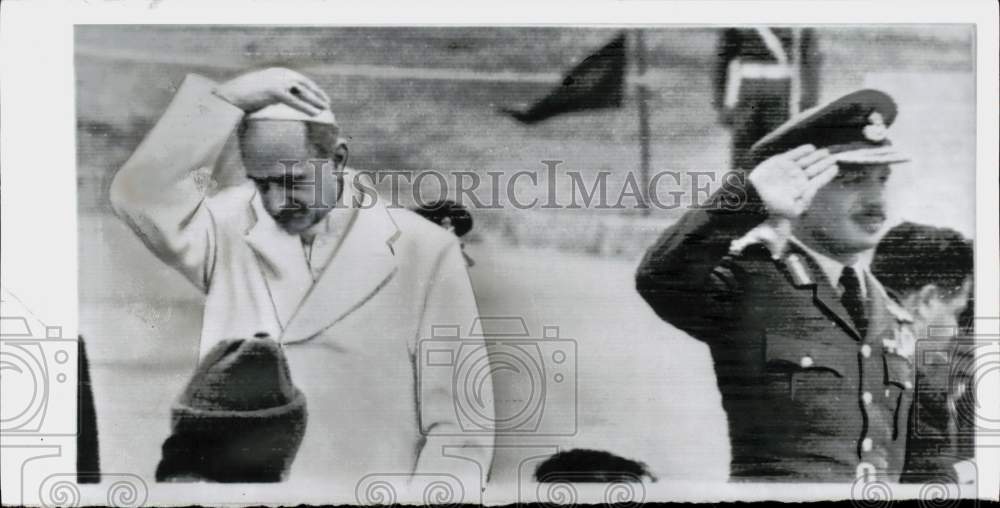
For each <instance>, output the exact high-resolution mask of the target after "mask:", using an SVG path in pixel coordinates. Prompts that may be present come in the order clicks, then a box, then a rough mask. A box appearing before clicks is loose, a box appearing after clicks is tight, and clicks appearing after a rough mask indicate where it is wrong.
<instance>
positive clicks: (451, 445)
mask: <svg viewBox="0 0 1000 508" xmlns="http://www.w3.org/2000/svg"><path fill="white" fill-rule="evenodd" d="M214 86H215V83H213V82H212V81H210V80H208V79H206V78H203V77H200V76H196V75H189V76H188V77H187V78H186V79H185V81H184V83H183V84H182V85H181V87H180V89H179V90H178V92H177V94H176V95H175V97H174V99H173V101H172V102H171V104H170V106H169V107H168V108H167V110H166V111H165V113H164V114H163V117H162V118H161V119H160V120H159V122H158V123H157V124H156V126H155V127H154V128H153V129H152V130H151V131H150V133H149V134H148V135H147V136H146V138H145V139H144V140H143V141H142V143H141V144H140V145H139V147H138V148H137V149H136V151H135V153H134V154H133V155H132V157H131V158H130V159H129V160H128V161H127V162H126V163H125V165H124V166H123V167H122V168H121V169H120V171H119V172H118V174H117V175H116V176H115V180H114V182H113V183H112V188H111V201H112V204H113V206H114V209H115V211H116V212H117V213H118V215H119V216H120V217H121V218H122V219H123V220H125V221H126V222H127V223H128V225H129V226H130V227H131V228H132V229H133V230H134V231H135V233H136V234H137V235H138V236H139V238H140V239H141V240H142V241H143V242H144V243H145V244H146V246H147V247H148V248H149V249H151V250H152V252H153V253H154V254H155V255H156V256H157V257H158V258H159V259H161V260H162V261H163V262H165V263H167V264H169V265H170V266H172V267H174V268H176V269H177V270H178V271H179V272H180V273H181V274H183V275H184V276H185V277H186V278H187V279H188V280H190V281H191V282H192V283H193V284H194V285H195V286H197V287H198V288H199V289H200V290H201V291H203V292H204V294H205V296H206V300H205V312H204V322H203V329H202V336H201V352H202V354H204V353H205V352H207V351H208V350H209V349H210V348H211V347H212V346H213V345H214V344H215V343H216V342H217V341H219V340H222V339H225V338H238V337H252V336H254V335H255V334H257V333H259V332H264V333H267V334H269V335H270V336H271V337H272V338H274V339H275V340H278V341H280V342H281V343H282V344H283V345H284V351H285V353H286V355H287V356H288V359H289V363H290V366H291V370H292V376H293V381H294V382H295V384H296V385H298V386H299V387H300V388H301V389H302V390H303V391H304V392H305V396H306V401H307V407H308V412H309V421H308V425H307V430H306V435H305V439H304V440H303V443H302V446H301V448H300V450H299V454H298V457H297V459H296V461H295V463H294V464H293V466H292V473H291V475H290V477H289V479H290V480H297V479H298V480H304V479H305V480H311V479H316V480H322V481H323V482H324V483H325V484H327V485H334V486H339V488H343V489H354V488H355V487H357V486H359V484H358V482H362V483H365V482H370V481H371V480H372V479H373V478H375V477H374V476H372V475H385V476H387V477H388V478H389V479H390V480H391V481H398V478H399V475H417V476H421V475H422V476H426V477H428V478H430V477H432V476H435V475H436V476H441V475H442V474H445V475H453V476H458V477H460V478H463V480H462V481H463V484H464V485H463V486H462V488H464V489H465V490H467V491H468V490H471V489H474V488H475V482H476V481H477V480H481V479H482V478H484V477H485V475H486V473H487V471H488V468H489V466H490V461H491V458H492V449H491V447H492V445H493V436H492V434H491V433H490V432H489V429H488V428H484V427H485V425H483V421H484V420H483V418H482V417H483V415H486V416H492V414H493V406H492V400H493V397H492V386H491V384H490V380H489V379H488V378H489V376H487V379H486V380H485V384H482V385H479V386H478V387H477V389H478V390H480V391H481V393H480V394H478V395H484V396H485V398H482V399H475V398H473V397H476V396H477V394H465V393H463V387H464V386H465V384H464V383H463V382H462V381H461V380H460V379H457V377H456V376H455V369H453V368H447V366H442V365H440V364H435V365H434V368H429V369H428V368H423V367H422V365H423V364H422V363H421V362H422V358H421V355H420V354H419V353H420V351H421V350H422V348H421V347H419V344H420V342H421V341H422V340H425V339H427V340H435V339H434V338H433V336H434V334H435V331H434V329H435V327H444V328H438V330H441V329H448V327H455V326H458V327H461V328H460V329H461V330H463V331H464V330H468V329H469V327H470V326H471V325H472V322H473V320H474V319H476V318H477V307H476V302H475V296H474V294H473V291H472V286H471V284H470V280H469V276H468V272H467V268H466V265H465V260H464V259H463V256H462V253H461V250H460V246H459V243H458V241H457V239H456V238H455V237H454V235H452V234H450V233H448V232H447V231H445V230H443V229H442V228H440V227H438V226H437V225H435V224H433V223H431V222H430V221H427V220H425V219H423V218H421V217H419V216H418V215H416V214H414V213H412V212H410V211H408V210H404V209H389V208H387V207H386V206H385V205H384V203H383V202H381V201H377V200H376V201H374V202H373V201H371V200H369V201H368V202H367V203H366V206H363V207H360V208H359V209H358V210H357V213H356V215H355V218H354V219H353V223H352V224H351V226H350V228H349V229H348V231H347V232H346V236H344V237H343V239H342V241H341V243H340V245H339V247H338V248H337V250H336V252H335V253H334V256H333V258H332V260H331V262H330V263H329V264H328V265H327V266H326V268H325V270H324V271H323V273H322V275H321V276H320V278H319V279H318V280H317V281H316V282H315V284H314V283H313V280H312V276H311V274H310V271H309V268H308V265H307V264H306V261H305V256H304V254H303V251H302V245H301V241H300V238H299V236H297V235H290V234H287V233H285V232H284V231H283V230H281V229H280V228H279V227H278V226H277V224H276V223H275V221H274V220H273V219H272V218H271V217H270V216H269V215H268V214H267V213H266V212H265V211H264V209H263V205H262V203H261V199H260V197H259V195H258V194H257V193H256V190H255V189H254V187H253V185H252V184H250V183H249V182H246V183H243V184H239V185H233V186H231V187H228V188H225V189H224V190H221V191H219V192H218V193H215V194H214V195H212V196H211V197H206V193H204V192H202V191H201V190H199V188H200V186H199V185H198V184H197V183H196V178H194V177H193V174H194V173H196V171H195V170H198V169H201V168H206V167H208V168H215V170H216V171H218V168H219V167H220V166H224V165H227V164H228V165H232V163H233V158H232V157H228V163H223V162H220V160H222V159H227V157H220V155H221V154H222V152H223V149H224V148H225V147H226V145H227V142H229V143H231V141H230V138H231V136H232V133H233V131H234V129H235V127H236V126H237V125H238V124H239V122H240V121H241V119H242V116H243V111H242V110H240V109H238V108H236V107H235V106H233V105H231V104H229V103H228V102H226V101H224V100H222V99H220V98H218V97H216V96H215V95H213V94H212V93H211V90H212V88H213V87H214ZM350 174H351V175H353V176H352V177H351V178H348V181H349V182H354V184H355V185H356V184H357V182H358V178H357V177H356V175H357V173H356V172H352V173H350ZM368 192H369V193H370V188H369V191H368ZM369 197H371V196H369ZM448 335H454V334H453V333H451V334H448ZM439 342H440V344H437V343H436V342H435V343H433V344H437V345H436V346H435V347H433V348H430V349H435V350H441V349H442V348H444V349H446V350H447V349H449V348H451V349H453V350H454V351H455V352H456V353H458V354H456V355H454V356H453V357H454V358H456V359H463V361H474V360H475V359H476V358H477V357H478V358H480V359H485V357H486V355H487V353H486V349H485V347H484V344H483V340H482V339H481V338H480V339H478V340H477V339H473V338H469V337H459V338H450V339H443V340H440V341H439ZM427 344H432V343H430V342H425V343H424V345H427ZM442 367H444V368H442ZM456 397H469V398H473V399H471V400H473V401H474V403H476V404H478V406H477V407H475V408H474V409H475V412H476V415H474V416H475V417H476V418H473V420H474V421H475V422H476V423H478V426H477V425H472V426H471V427H470V426H469V425H468V424H466V425H464V426H463V423H462V421H460V420H461V418H463V416H466V415H463V414H462V411H467V408H466V406H464V405H462V406H461V407H460V405H459V404H456ZM165 417H166V416H165ZM458 457H463V458H458ZM477 464H478V465H477ZM477 477H478V478H477ZM331 482H333V483H332V484H331ZM468 483H472V485H469V484H468ZM467 494H468V492H467ZM477 494H478V493H477Z"/></svg>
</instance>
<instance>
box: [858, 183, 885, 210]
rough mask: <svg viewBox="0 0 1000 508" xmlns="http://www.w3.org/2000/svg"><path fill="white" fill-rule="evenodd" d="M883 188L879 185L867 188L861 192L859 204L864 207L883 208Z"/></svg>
mask: <svg viewBox="0 0 1000 508" xmlns="http://www.w3.org/2000/svg"><path fill="white" fill-rule="evenodd" d="M885 202H886V200H885V187H884V186H882V185H880V184H874V185H869V186H867V187H866V188H865V189H864V190H863V191H861V203H862V204H864V205H865V206H866V207H874V206H878V207H885Z"/></svg>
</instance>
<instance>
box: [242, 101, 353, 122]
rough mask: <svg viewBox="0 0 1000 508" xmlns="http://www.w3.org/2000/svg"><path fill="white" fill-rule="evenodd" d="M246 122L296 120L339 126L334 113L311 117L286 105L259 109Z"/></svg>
mask: <svg viewBox="0 0 1000 508" xmlns="http://www.w3.org/2000/svg"><path fill="white" fill-rule="evenodd" d="M246 120H248V121H251V120H294V121H299V122H313V123H322V124H326V125H334V126H335V125H337V118H336V117H335V116H334V115H333V111H330V110H329V109H324V110H322V111H320V112H319V113H317V114H316V115H312V116H311V115H309V114H308V113H304V112H302V111H299V110H297V109H295V108H293V107H291V106H288V105H287V104H284V103H280V102H279V103H277V104H271V105H270V106H267V107H264V108H261V109H258V110H257V111H254V112H253V113H251V114H249V115H247V117H246Z"/></svg>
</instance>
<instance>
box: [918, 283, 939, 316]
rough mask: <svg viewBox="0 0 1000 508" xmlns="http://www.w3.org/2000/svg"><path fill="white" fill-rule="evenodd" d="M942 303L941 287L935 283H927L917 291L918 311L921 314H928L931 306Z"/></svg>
mask: <svg viewBox="0 0 1000 508" xmlns="http://www.w3.org/2000/svg"><path fill="white" fill-rule="evenodd" d="M940 303H941V289H940V288H938V287H937V286H935V285H934V284H927V285H925V286H924V287H922V288H920V291H918V292H917V313H918V314H920V315H921V316H926V315H928V312H929V311H930V310H931V308H933V307H935V306H937V305H940Z"/></svg>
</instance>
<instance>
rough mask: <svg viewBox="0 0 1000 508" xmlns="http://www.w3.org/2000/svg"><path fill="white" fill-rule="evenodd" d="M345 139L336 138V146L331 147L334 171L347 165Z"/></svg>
mask: <svg viewBox="0 0 1000 508" xmlns="http://www.w3.org/2000/svg"><path fill="white" fill-rule="evenodd" d="M347 156H348V151H347V141H345V140H344V139H338V140H337V147H336V148H334V149H333V169H334V170H336V171H342V170H343V169H344V168H346V167H347Z"/></svg>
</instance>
